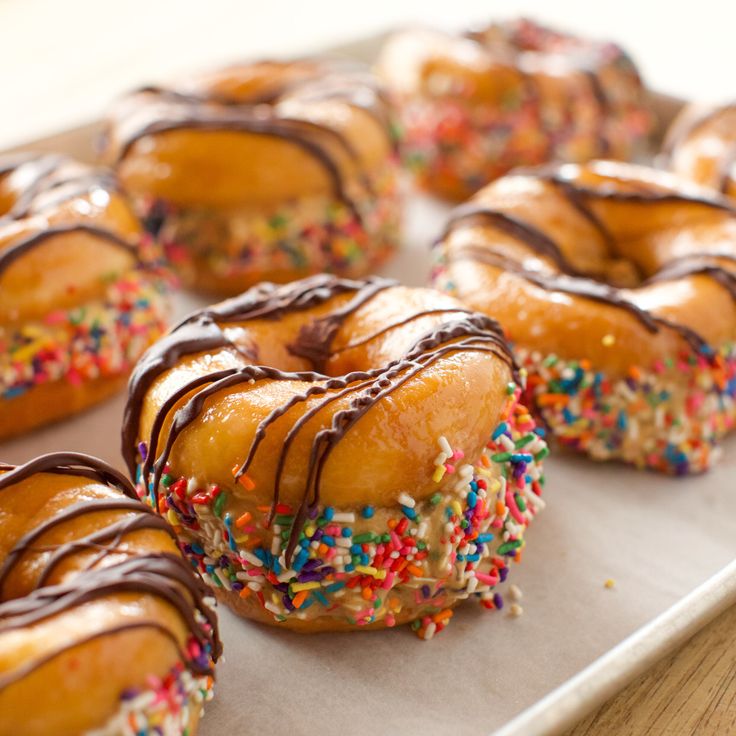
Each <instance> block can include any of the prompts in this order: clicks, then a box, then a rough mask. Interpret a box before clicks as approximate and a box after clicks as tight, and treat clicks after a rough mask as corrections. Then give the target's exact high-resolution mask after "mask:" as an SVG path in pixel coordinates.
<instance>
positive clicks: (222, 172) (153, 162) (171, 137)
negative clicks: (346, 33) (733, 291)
mask: <svg viewBox="0 0 736 736" xmlns="http://www.w3.org/2000/svg"><path fill="white" fill-rule="evenodd" d="M392 151H393V141H392V136H391V130H390V119H389V106H388V104H387V101H386V98H385V96H384V94H383V92H382V91H381V89H380V88H379V87H378V86H377V84H376V82H375V81H374V80H373V78H372V77H370V76H369V75H367V74H366V73H365V72H363V71H360V70H356V69H355V68H353V67H352V66H351V65H348V64H346V63H344V62H337V61H327V60H302V61H294V62H276V61H262V62H256V63H252V64H241V65H236V66H231V67H227V68H225V69H221V70H218V71H215V72H212V73H210V74H205V75H201V76H199V77H196V78H193V79H190V80H187V82H186V83H182V84H181V85H179V86H176V87H170V88H169V87H145V88H143V89H140V90H137V91H135V92H133V93H131V94H130V95H128V96H127V97H126V98H124V99H122V100H121V101H120V103H119V104H118V106H117V107H116V108H115V109H114V110H113V113H112V116H111V119H110V123H109V127H108V131H107V134H106V137H105V143H104V157H105V159H106V161H107V162H108V163H109V164H111V165H113V166H115V167H116V168H117V171H118V174H119V176H120V178H121V180H122V182H123V183H124V185H125V187H126V189H127V190H128V191H129V192H130V193H131V195H132V196H133V197H154V198H161V199H164V200H167V201H170V202H173V203H175V204H177V205H181V206H187V205H197V206H203V207H207V206H210V207H215V208H219V209H224V210H227V209H228V208H233V207H239V206H242V205H243V203H248V204H249V205H251V206H262V205H263V206H267V205H269V204H273V203H275V202H281V201H282V200H286V199H293V198H296V197H301V196H308V195H315V196H317V195H334V197H336V198H337V199H338V200H340V201H343V202H346V203H347V204H349V205H352V204H354V202H353V199H354V197H356V196H358V192H357V191H356V189H358V188H360V187H359V186H358V185H359V184H360V185H361V187H362V186H364V185H365V178H366V176H368V175H370V174H371V173H372V172H373V171H374V170H375V169H377V168H379V167H382V166H384V165H385V164H386V163H387V162H388V160H389V158H390V157H391V156H392ZM193 172H196V174H195V175H193ZM360 191H361V192H362V191H363V190H362V188H360Z"/></svg>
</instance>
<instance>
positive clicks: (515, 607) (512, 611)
mask: <svg viewBox="0 0 736 736" xmlns="http://www.w3.org/2000/svg"><path fill="white" fill-rule="evenodd" d="M523 613H524V609H523V608H522V607H521V606H520V605H519V604H518V603H512V604H511V605H510V606H509V615H510V616H511V617H512V618H519V616H521V615H522V614H523Z"/></svg>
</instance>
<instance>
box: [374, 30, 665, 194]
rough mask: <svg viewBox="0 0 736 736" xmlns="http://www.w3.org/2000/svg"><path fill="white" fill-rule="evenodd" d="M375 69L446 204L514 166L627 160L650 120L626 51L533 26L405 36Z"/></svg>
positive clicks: (408, 150)
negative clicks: (394, 96) (388, 90)
mask: <svg viewBox="0 0 736 736" xmlns="http://www.w3.org/2000/svg"><path fill="white" fill-rule="evenodd" d="M379 73H380V75H381V77H382V78H383V79H385V81H386V84H387V85H388V87H389V89H390V90H391V91H392V92H393V93H394V94H395V95H396V97H397V98H398V100H399V102H400V107H399V110H400V116H399V117H400V121H401V125H402V127H403V129H404V131H403V132H404V138H405V141H404V159H405V161H406V164H407V166H408V167H410V169H411V170H412V171H413V172H414V173H415V174H416V176H417V179H418V181H419V182H420V184H421V185H422V186H424V187H425V188H427V189H429V190H430V191H431V192H434V193H436V194H439V195H440V196H442V197H447V198H449V199H452V200H461V199H464V198H466V197H469V196H470V195H471V194H473V193H474V192H476V191H477V190H478V189H480V187H481V186H483V185H484V184H486V183H488V182H489V181H490V180H492V179H495V178H496V177H498V176H501V175H502V174H505V173H506V172H507V171H509V170H510V169H512V168H514V167H516V166H531V165H534V164H541V163H545V162H549V161H587V160H589V159H591V158H596V157H598V156H606V157H609V158H631V157H633V156H635V155H638V154H640V153H641V152H642V150H643V148H644V144H645V143H646V138H647V135H648V134H649V132H650V130H651V127H652V123H653V116H652V114H651V112H650V111H649V109H648V107H647V104H646V99H645V93H644V87H643V85H642V83H641V80H640V78H639V74H638V72H637V70H636V67H635V66H634V64H633V62H632V61H631V60H630V59H629V57H628V56H627V55H626V53H625V52H624V51H623V50H622V49H621V48H619V47H618V46H616V45H615V44H613V43H603V42H597V41H591V40H588V39H583V38H579V37H575V36H572V35H569V34H564V33H560V32H558V31H555V30H553V29H550V28H546V27H544V26H541V25H538V24H536V23H533V22H531V21H529V20H517V21H512V22H506V23H494V24H492V25H490V26H488V27H486V28H480V29H474V30H472V31H468V32H467V33H464V34H461V35H451V34H448V33H442V32H439V31H430V30H426V29H421V30H417V29H410V30H406V31H402V32H400V33H397V34H396V35H395V36H393V37H392V38H391V39H390V40H389V41H388V43H387V44H386V46H385V47H384V49H383V51H382V53H381V57H380V59H379Z"/></svg>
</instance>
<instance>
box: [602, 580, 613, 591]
mask: <svg viewBox="0 0 736 736" xmlns="http://www.w3.org/2000/svg"><path fill="white" fill-rule="evenodd" d="M603 587H604V588H607V589H608V590H611V588H615V587H616V581H615V580H614V579H613V578H608V580H606V582H605V583H603Z"/></svg>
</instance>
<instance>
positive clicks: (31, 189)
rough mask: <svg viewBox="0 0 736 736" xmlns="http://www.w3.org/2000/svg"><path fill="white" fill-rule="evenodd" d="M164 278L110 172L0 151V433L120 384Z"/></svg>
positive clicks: (144, 343) (152, 316)
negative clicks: (0, 155) (4, 153)
mask: <svg viewBox="0 0 736 736" xmlns="http://www.w3.org/2000/svg"><path fill="white" fill-rule="evenodd" d="M166 285H167V280H166V278H165V275H164V273H163V272H162V270H161V267H160V265H159V264H158V262H157V260H156V252H155V249H154V248H153V245H152V244H151V243H149V242H147V240H146V239H143V238H142V230H141V227H140V224H139V222H138V220H137V219H136V218H135V216H134V215H133V213H132V211H131V209H130V207H129V205H128V204H127V202H126V201H125V200H124V199H123V197H122V196H121V194H120V193H119V192H118V190H117V188H116V184H115V181H114V178H113V177H112V176H111V175H110V174H107V173H105V172H101V171H97V170H94V169H90V168H88V167H86V166H82V165H81V164H77V163H74V162H73V161H71V160H69V159H67V158H64V157H61V156H52V155H43V156H38V155H35V156H34V155H19V156H5V157H0V440H2V439H6V438H8V437H10V436H13V435H16V434H18V433H20V432H24V431H26V430H29V429H32V428H34V427H37V426H39V425H41V424H45V423H47V422H51V421H54V420H57V419H61V418H62V417H66V416H68V415H69V414H72V413H74V412H77V411H80V410H82V409H85V408H86V407H88V406H90V405H91V404H94V403H96V402H98V401H101V400H102V399H104V398H106V397H107V396H109V395H111V394H112V393H114V392H115V391H117V390H119V389H120V388H122V387H123V386H124V383H125V380H126V378H127V373H128V371H129V368H130V366H131V365H132V363H133V362H135V361H136V360H137V359H138V358H139V357H140V356H141V354H142V353H143V351H144V350H145V349H146V348H147V347H148V345H149V344H150V343H151V342H153V341H154V340H155V339H156V338H157V337H158V336H159V335H160V334H161V333H162V332H163V329H164V326H165V317H166V311H167V310H166V302H167V300H166V298H165V292H166Z"/></svg>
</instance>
